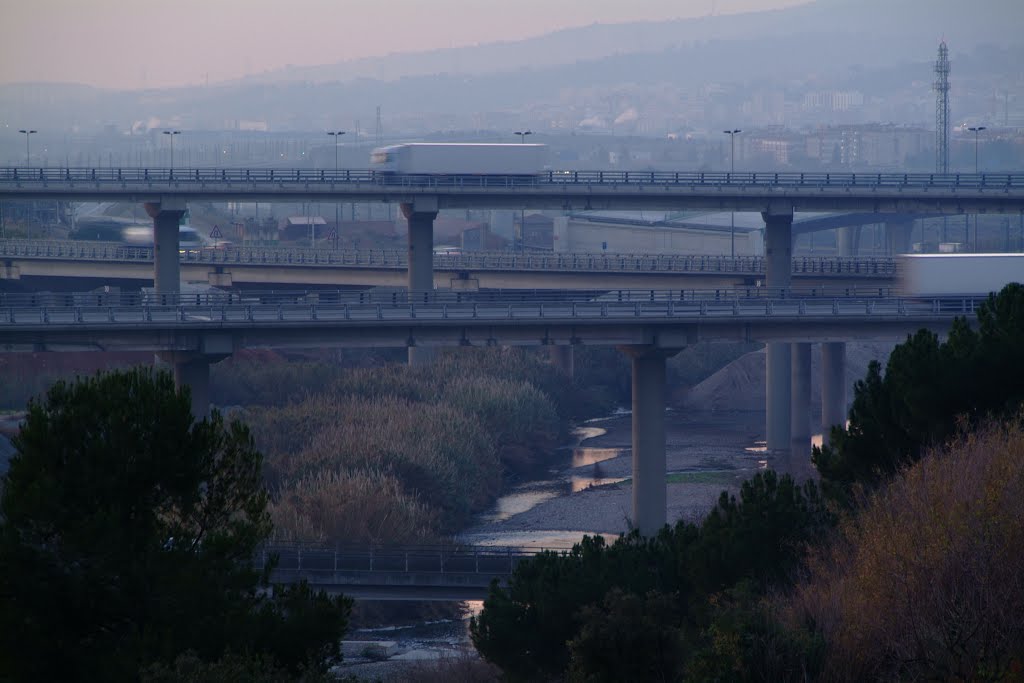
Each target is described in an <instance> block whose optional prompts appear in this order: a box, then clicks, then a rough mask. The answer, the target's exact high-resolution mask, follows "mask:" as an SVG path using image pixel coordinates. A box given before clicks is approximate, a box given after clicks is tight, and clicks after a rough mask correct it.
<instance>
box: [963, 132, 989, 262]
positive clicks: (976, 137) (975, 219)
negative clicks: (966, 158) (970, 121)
mask: <svg viewBox="0 0 1024 683" xmlns="http://www.w3.org/2000/svg"><path fill="white" fill-rule="evenodd" d="M967 130H969V131H971V132H972V133H974V175H978V133H980V132H981V131H983V130H985V126H970V127H969V128H968V129H967ZM974 251H978V214H974Z"/></svg>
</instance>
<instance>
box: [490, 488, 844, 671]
mask: <svg viewBox="0 0 1024 683" xmlns="http://www.w3.org/2000/svg"><path fill="white" fill-rule="evenodd" d="M833 524H834V519H833V518H832V516H831V515H830V514H829V513H828V511H827V510H826V508H825V505H824V501H823V500H822V498H821V496H820V495H819V492H818V489H817V487H816V486H815V485H814V483H813V482H807V483H805V484H803V485H802V486H799V485H797V484H796V483H795V482H794V481H793V480H792V478H790V477H789V476H783V477H781V478H780V477H778V476H777V475H776V474H775V473H774V472H764V473H759V474H758V475H756V476H755V477H754V478H753V479H752V480H750V481H748V482H745V483H744V485H743V487H742V489H741V491H740V497H739V499H738V500H737V499H736V498H735V497H733V496H729V495H727V494H724V493H723V495H722V497H721V499H720V500H719V502H718V505H717V507H716V508H715V509H714V510H713V512H712V513H711V514H710V515H709V516H708V517H707V519H706V520H705V521H704V522H703V523H702V524H700V525H693V524H689V523H686V522H679V523H678V524H676V526H675V527H673V528H670V527H665V528H664V529H663V530H662V531H661V532H660V533H659V534H658V535H657V536H655V537H652V538H644V537H642V536H640V535H639V534H636V533H633V534H631V535H628V536H624V537H622V538H620V539H619V540H617V541H615V542H614V543H612V544H611V545H606V544H605V543H604V540H603V539H602V538H600V537H595V538H590V537H587V538H584V540H583V541H582V542H581V543H579V544H578V545H576V546H575V547H574V548H573V549H572V551H571V552H569V553H566V554H558V553H553V552H548V553H544V554H541V555H539V556H538V557H537V558H536V559H531V560H530V561H527V562H523V563H521V564H520V565H519V566H518V567H517V568H516V571H515V574H514V575H513V577H512V580H511V582H510V584H509V587H508V589H507V590H506V589H503V588H501V587H500V586H497V585H494V586H492V587H491V591H490V595H489V596H488V598H487V600H486V602H485V603H484V609H483V611H482V612H481V614H480V617H479V618H478V619H476V620H474V621H473V623H472V625H471V631H472V636H473V642H474V644H475V645H476V647H477V649H478V650H479V651H480V653H481V654H482V655H483V656H484V657H485V658H486V659H487V660H488V661H491V662H493V663H494V664H496V665H497V666H499V667H500V668H501V669H502V670H503V671H505V672H506V673H507V674H509V675H510V676H512V677H514V678H517V679H521V680H535V679H537V678H543V677H545V676H557V675H560V674H562V673H564V672H566V671H567V670H568V669H569V668H570V666H571V669H572V671H573V675H574V676H576V677H578V678H580V679H581V680H594V681H598V680H607V681H613V680H630V679H631V678H630V677H632V680H659V676H661V674H662V673H665V672H678V671H682V669H683V667H684V664H685V662H686V661H687V660H688V659H690V658H693V657H696V656H697V655H698V653H700V652H702V651H703V650H704V649H705V648H707V647H710V645H709V644H708V643H707V642H706V641H705V638H704V635H703V633H704V630H705V629H706V628H707V627H708V626H709V625H710V624H711V623H712V622H713V621H714V619H715V615H716V599H717V598H716V596H718V595H719V594H721V593H723V592H724V591H727V590H730V589H734V588H737V587H744V589H745V590H756V591H757V592H758V593H760V591H761V590H763V587H765V586H767V585H769V583H771V582H784V581H786V580H788V579H789V578H790V577H791V576H792V572H793V570H794V568H795V567H796V564H797V562H798V561H799V560H800V558H801V557H802V556H803V553H804V551H805V549H806V546H807V544H808V543H810V542H812V541H816V540H818V539H820V538H821V537H822V536H823V535H824V534H826V533H827V532H828V530H829V529H831V528H832V526H833ZM632 629H639V630H640V631H641V632H643V633H646V634H648V635H650V636H651V638H650V639H647V640H646V641H645V643H644V647H645V648H647V649H645V650H644V652H647V653H648V655H649V658H647V657H644V656H637V657H633V658H630V659H628V660H627V662H628V664H627V663H623V662H620V664H619V665H618V667H611V668H609V667H610V666H611V665H610V663H609V662H608V661H607V653H608V651H609V648H615V647H620V646H617V645H615V644H614V643H615V642H616V641H617V640H618V639H620V638H621V637H623V634H624V633H625V631H629V630H632ZM656 632H659V633H662V634H663V635H662V636H660V637H654V636H653V634H654V633H656ZM631 637H632V636H631ZM602 652H604V653H605V654H604V655H600V653H602ZM594 657H597V658H596V659H595V658H594ZM641 662H646V664H643V666H648V665H649V666H650V667H655V668H651V669H646V668H639V669H638V668H636V667H638V666H641ZM621 666H628V667H631V669H630V670H629V671H627V670H623V669H621V668H619V667H621ZM631 672H632V673H631ZM659 672H660V673H659ZM674 678H675V675H672V676H668V679H669V680H672V679H674Z"/></svg>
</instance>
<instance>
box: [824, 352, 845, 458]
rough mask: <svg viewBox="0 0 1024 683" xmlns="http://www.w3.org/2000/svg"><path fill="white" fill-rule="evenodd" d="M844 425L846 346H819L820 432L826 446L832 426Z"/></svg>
mask: <svg viewBox="0 0 1024 683" xmlns="http://www.w3.org/2000/svg"><path fill="white" fill-rule="evenodd" d="M836 425H839V426H845V425H846V344H845V343H844V342H822V344H821V432H822V444H824V445H828V443H829V441H830V439H829V436H830V434H831V432H832V427H833V426H836Z"/></svg>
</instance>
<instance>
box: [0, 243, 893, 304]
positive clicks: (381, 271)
mask: <svg viewBox="0 0 1024 683" xmlns="http://www.w3.org/2000/svg"><path fill="white" fill-rule="evenodd" d="M179 252H180V253H179V257H180V258H179V261H180V269H181V277H182V279H183V280H185V281H189V282H205V283H208V284H211V285H217V286H234V287H238V286H243V287H251V286H260V287H266V286H276V285H280V286H285V285H291V286H298V287H310V286H318V285H319V286H335V287H337V286H346V285H358V286H365V287H380V286H385V287H400V286H405V285H406V283H407V270H408V267H409V255H408V252H406V251H404V250H382V249H373V250H367V249H364V250H355V249H311V248H301V247H232V248H228V249H180V250H179ZM153 260H154V249H153V248H152V247H134V246H126V245H124V244H118V243H113V242H84V241H72V240H0V279H12V280H20V279H26V280H28V279H32V280H33V281H35V280H41V281H45V283H46V284H47V285H49V286H48V287H47V288H50V289H53V288H60V287H56V284H59V282H60V281H62V280H68V281H71V282H74V281H95V282H97V283H101V284H110V283H114V282H124V281H139V282H152V280H153ZM765 268H766V265H765V258H764V257H757V256H738V257H729V256H698V255H688V254H652V255H645V254H605V253H597V254H594V253H581V254H574V253H530V252H526V253H516V252H508V251H490V252H488V251H481V252H465V253H460V254H434V255H433V278H434V286H435V287H437V288H440V289H449V288H451V289H595V288H609V287H610V288H615V289H619V288H622V289H634V288H640V287H652V288H654V289H667V288H671V287H677V286H678V287H689V288H697V289H708V288H716V287H722V288H733V287H739V286H743V285H751V286H752V285H755V284H756V283H757V282H758V281H762V280H763V279H764V277H765ZM792 270H793V278H794V280H795V281H796V283H797V286H798V287H799V288H804V289H807V288H821V287H840V288H847V287H850V288H866V289H871V288H874V289H875V291H876V293H877V291H878V288H888V287H891V286H893V285H894V284H895V282H896V277H897V262H896V259H892V258H851V257H796V258H794V259H793V260H792ZM104 280H106V282H103V281H104ZM79 288H84V287H81V285H80V286H79Z"/></svg>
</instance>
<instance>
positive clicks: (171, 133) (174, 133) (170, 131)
mask: <svg viewBox="0 0 1024 683" xmlns="http://www.w3.org/2000/svg"><path fill="white" fill-rule="evenodd" d="M164 135H170V136H171V170H172V171H173V170H174V136H175V135H181V131H180V130H165V131H164Z"/></svg>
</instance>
